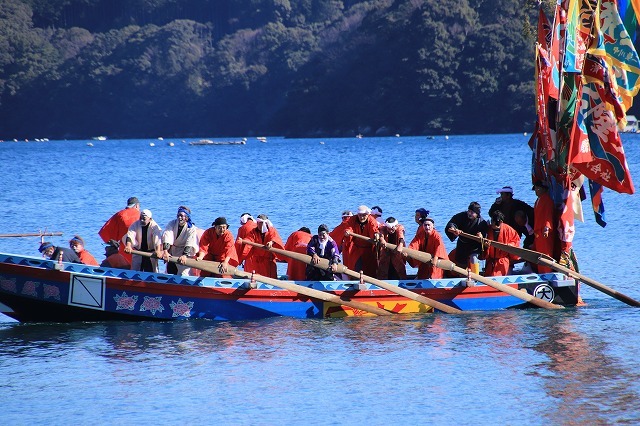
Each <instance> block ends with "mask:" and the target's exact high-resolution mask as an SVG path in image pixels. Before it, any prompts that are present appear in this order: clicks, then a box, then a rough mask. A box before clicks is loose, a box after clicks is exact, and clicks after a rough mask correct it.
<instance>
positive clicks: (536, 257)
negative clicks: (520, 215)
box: [132, 233, 640, 315]
mask: <svg viewBox="0 0 640 426" xmlns="http://www.w3.org/2000/svg"><path fill="white" fill-rule="evenodd" d="M461 235H462V236H463V237H465V238H469V239H473V240H476V241H478V242H485V243H486V241H487V240H485V239H483V238H481V237H476V236H473V235H470V234H465V233H462V234H461ZM350 236H351V237H355V238H360V239H363V240H367V241H369V242H370V243H372V244H375V243H376V242H375V241H374V240H372V239H371V238H368V237H365V236H362V235H358V234H350ZM240 241H241V242H242V243H243V244H249V245H251V246H253V247H256V248H259V249H262V250H267V251H270V252H273V253H276V254H280V255H283V256H286V257H289V258H292V259H294V260H297V261H300V262H303V263H306V264H307V265H311V266H313V267H316V268H319V269H323V270H328V269H329V267H330V264H329V261H328V260H327V259H322V258H320V259H319V261H318V262H317V263H314V262H313V261H312V257H311V256H309V255H306V254H301V253H296V252H293V251H289V250H283V249H278V248H276V247H267V246H266V245H263V244H258V243H254V242H252V241H247V240H240ZM491 244H492V245H493V246H494V247H496V248H499V249H500V250H503V251H505V252H508V253H512V254H515V255H518V256H520V257H521V258H522V259H523V260H526V261H528V262H531V263H536V264H538V265H545V266H548V267H550V268H552V269H554V270H557V271H559V272H563V273H564V274H566V275H568V276H571V277H573V278H575V279H578V280H580V281H582V282H584V283H585V284H587V285H590V286H591V287H593V288H595V289H597V290H600V291H602V292H604V293H605V294H608V295H610V296H612V297H615V298H616V299H618V300H620V301H622V302H624V303H626V304H628V305H630V306H635V307H638V306H640V302H638V301H636V300H634V299H632V298H631V297H629V296H626V295H624V294H622V293H619V292H617V291H615V290H613V289H611V288H609V287H607V286H605V285H604V284H601V283H598V282H597V281H595V280H592V279H590V278H588V277H585V276H584V275H582V274H579V273H577V272H575V271H572V270H570V269H568V268H565V267H564V266H562V265H559V264H558V263H557V262H556V261H555V260H553V259H552V258H550V257H548V256H546V255H543V254H542V253H538V252H535V251H531V250H527V249H522V248H519V247H514V246H509V245H506V244H502V243H498V242H496V241H491ZM385 247H386V248H388V249H391V250H396V249H397V246H396V245H394V244H390V243H385ZM399 251H401V252H402V253H406V254H407V256H408V257H410V258H412V259H415V260H417V261H420V262H423V263H431V264H432V265H433V266H435V267H437V268H441V269H444V270H448V271H453V272H455V273H457V274H459V275H461V276H464V277H470V278H473V279H474V280H476V281H478V282H481V283H483V284H485V285H487V286H489V287H492V288H494V289H496V290H498V291H501V292H504V293H507V294H509V295H511V296H514V297H516V298H518V299H520V300H522V301H524V302H527V303H530V304H532V305H535V306H538V307H541V308H545V309H563V306H561V305H556V304H553V303H550V302H547V301H544V300H542V299H538V298H537V297H534V296H532V295H530V294H529V293H527V292H526V291H524V290H517V289H515V288H513V287H510V286H508V285H504V284H501V283H498V282H496V281H494V280H492V279H490V278H487V277H483V276H482V275H479V274H475V273H473V272H471V271H469V270H468V269H464V268H460V267H458V266H457V265H456V264H455V263H453V262H451V261H450V260H448V259H438V258H434V257H433V256H431V255H430V254H429V253H425V252H421V251H417V250H412V249H409V248H408V247H401V248H400V250H399ZM132 252H133V253H134V254H137V255H140V256H145V257H156V256H155V253H147V252H142V251H138V250H133V251H132ZM168 260H169V261H170V262H177V261H178V258H177V257H174V256H170V257H169V259H168ZM184 264H185V265H186V266H189V267H191V268H195V269H200V270H202V271H207V272H210V273H213V274H221V271H222V269H221V265H222V264H221V263H219V262H213V261H206V260H193V259H187V260H186V262H185V263H184ZM332 268H333V272H335V273H342V274H345V275H348V276H350V277H353V278H356V279H361V280H362V281H364V282H367V283H370V284H374V285H376V286H378V287H380V288H383V289H385V290H387V291H389V292H392V293H395V294H397V295H400V296H403V297H406V298H407V299H411V300H415V301H417V302H419V303H423V304H425V305H428V306H431V307H433V308H435V309H437V310H439V311H442V312H446V313H449V314H459V313H462V311H461V310H460V309H457V308H455V307H452V306H449V305H447V304H445V303H442V302H439V301H437V300H434V299H431V298H429V297H426V296H423V295H421V294H417V293H415V292H412V291H410V290H407V289H405V288H402V287H399V286H395V285H392V284H389V283H387V282H385V281H382V280H379V279H376V278H373V277H370V276H368V275H364V274H362V273H360V272H356V271H353V270H351V269H349V268H347V267H346V266H344V265H342V264H335V265H333V266H332ZM224 273H225V274H230V275H234V276H236V277H239V278H246V279H250V278H253V279H254V280H256V281H260V282H263V283H266V284H270V285H273V286H275V287H279V288H283V289H285V290H289V291H292V292H296V293H298V294H301V295H304V296H307V297H310V298H314V299H318V300H323V301H325V302H331V303H335V304H339V305H344V306H349V307H351V308H354V309H358V310H361V311H364V312H369V313H371V314H375V315H392V312H390V311H387V310H385V309H382V308H379V307H376V306H372V305H368V304H366V303H363V302H358V301H355V300H351V299H350V298H348V297H347V296H345V295H342V296H337V295H335V294H332V293H327V292H323V291H319V290H315V289H312V288H309V287H304V286H301V285H299V284H295V283H293V282H290V281H282V280H278V279H275V278H270V277H265V276H263V275H259V274H252V273H250V272H247V271H242V270H239V269H238V268H234V267H231V266H229V267H228V268H227V270H226V271H224Z"/></svg>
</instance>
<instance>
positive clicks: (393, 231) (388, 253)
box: [377, 217, 407, 280]
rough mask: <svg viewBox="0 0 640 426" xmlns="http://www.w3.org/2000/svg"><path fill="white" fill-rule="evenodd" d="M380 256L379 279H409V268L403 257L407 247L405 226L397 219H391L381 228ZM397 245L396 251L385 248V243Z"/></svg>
mask: <svg viewBox="0 0 640 426" xmlns="http://www.w3.org/2000/svg"><path fill="white" fill-rule="evenodd" d="M380 241H381V243H382V246H381V248H380V255H379V259H378V273H377V278H378V279H381V280H387V279H389V280H404V279H406V278H407V267H406V265H405V258H404V256H403V255H402V248H403V247H404V246H405V241H404V226H402V225H400V224H399V223H398V221H397V220H396V218H395V217H389V218H387V220H385V221H384V226H381V227H380ZM385 242H387V243H391V244H395V245H396V246H397V247H396V249H394V250H391V249H388V248H385V246H384V243H385Z"/></svg>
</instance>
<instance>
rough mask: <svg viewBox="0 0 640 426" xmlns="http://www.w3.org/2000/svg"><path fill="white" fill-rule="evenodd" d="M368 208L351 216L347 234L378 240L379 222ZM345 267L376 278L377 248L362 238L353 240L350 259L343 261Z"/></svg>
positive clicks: (361, 207) (363, 208)
mask: <svg viewBox="0 0 640 426" xmlns="http://www.w3.org/2000/svg"><path fill="white" fill-rule="evenodd" d="M370 212H371V211H370V210H369V208H368V207H367V206H360V207H358V211H357V214H356V215H355V216H351V217H350V218H349V220H348V221H347V224H346V229H345V233H346V232H351V233H353V234H359V235H364V236H365V237H369V238H373V239H374V240H377V239H378V237H379V235H380V234H379V232H378V222H377V221H376V220H375V219H374V218H373V216H371V214H370ZM343 262H345V266H346V267H347V268H349V269H353V270H355V271H362V272H363V273H364V274H365V275H369V276H372V277H374V276H375V275H376V272H377V269H378V259H377V258H376V246H375V245H373V244H371V243H370V242H368V241H364V240H361V239H360V238H353V239H352V240H351V250H350V253H349V259H348V262H349V263H346V262H347V259H343Z"/></svg>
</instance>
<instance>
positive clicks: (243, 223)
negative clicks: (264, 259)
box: [235, 213, 258, 272]
mask: <svg viewBox="0 0 640 426" xmlns="http://www.w3.org/2000/svg"><path fill="white" fill-rule="evenodd" d="M256 226H258V225H257V224H256V220H255V219H254V218H253V216H251V214H249V213H242V214H241V215H240V228H238V239H245V238H247V235H249V234H250V233H251V231H253V230H254V229H255V228H256ZM235 244H236V253H237V254H238V260H239V261H240V263H241V264H242V262H244V270H245V271H248V272H251V271H254V270H255V269H256V268H255V266H254V265H253V259H244V258H242V251H243V246H242V244H240V243H239V242H237V240H236V243H235Z"/></svg>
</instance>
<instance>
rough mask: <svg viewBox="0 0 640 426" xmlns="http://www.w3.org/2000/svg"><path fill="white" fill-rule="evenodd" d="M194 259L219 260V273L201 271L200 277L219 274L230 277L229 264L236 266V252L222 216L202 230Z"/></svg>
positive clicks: (227, 226)
mask: <svg viewBox="0 0 640 426" xmlns="http://www.w3.org/2000/svg"><path fill="white" fill-rule="evenodd" d="M196 260H212V261H214V262H220V269H219V270H218V272H219V274H211V273H209V272H205V271H202V272H201V273H200V276H201V277H209V276H212V275H214V276H221V277H222V278H231V275H227V273H228V272H229V265H231V266H238V263H239V262H238V254H237V253H236V246H235V241H234V239H233V234H232V233H231V231H230V230H229V224H228V223H227V219H226V218H224V217H218V218H216V220H215V221H214V222H213V223H212V224H211V228H209V229H207V230H206V231H204V234H202V237H201V238H200V246H199V249H198V254H197V255H196Z"/></svg>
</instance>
